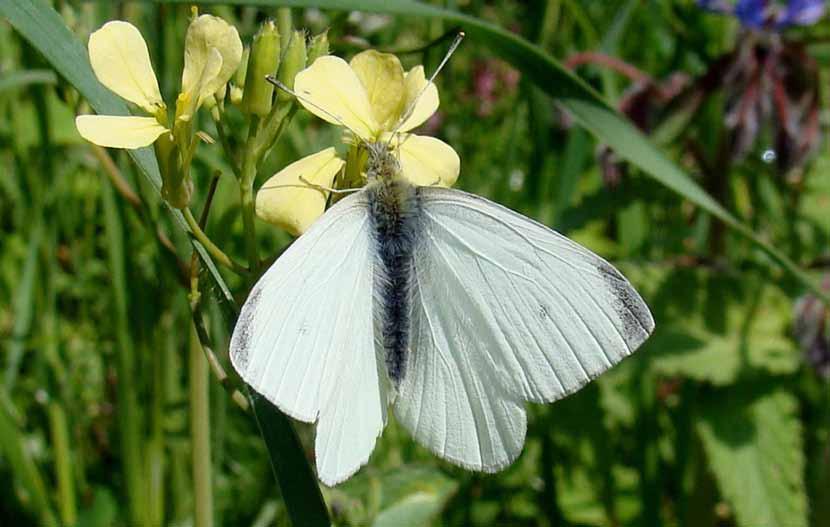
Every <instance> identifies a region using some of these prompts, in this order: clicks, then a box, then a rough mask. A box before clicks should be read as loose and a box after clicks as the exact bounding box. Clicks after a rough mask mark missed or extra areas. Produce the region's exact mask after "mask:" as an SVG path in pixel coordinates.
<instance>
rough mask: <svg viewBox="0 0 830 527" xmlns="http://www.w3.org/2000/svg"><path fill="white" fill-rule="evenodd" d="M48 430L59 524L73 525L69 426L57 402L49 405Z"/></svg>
mask: <svg viewBox="0 0 830 527" xmlns="http://www.w3.org/2000/svg"><path fill="white" fill-rule="evenodd" d="M48 413H49V429H50V432H51V436H52V447H53V449H54V453H55V479H56V480H57V482H58V507H59V512H60V518H61V523H62V524H63V525H75V523H76V522H77V521H78V509H77V504H76V501H75V479H74V473H73V471H72V452H71V450H70V448H69V426H68V425H67V422H66V411H65V410H64V409H63V406H61V404H60V403H58V402H51V403H49V412H48Z"/></svg>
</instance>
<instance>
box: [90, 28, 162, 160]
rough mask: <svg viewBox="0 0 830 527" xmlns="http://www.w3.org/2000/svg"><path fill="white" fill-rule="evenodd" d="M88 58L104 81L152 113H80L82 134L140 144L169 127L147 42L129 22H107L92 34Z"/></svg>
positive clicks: (104, 141)
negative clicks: (123, 114) (127, 114)
mask: <svg viewBox="0 0 830 527" xmlns="http://www.w3.org/2000/svg"><path fill="white" fill-rule="evenodd" d="M89 61H90V63H91V64H92V69H93V71H94V72H95V76H96V77H98V80H99V81H101V84H103V85H104V86H106V87H107V88H109V89H110V90H112V91H113V92H115V93H116V94H117V95H120V96H121V97H123V98H124V99H126V100H128V101H130V102H131V103H133V104H135V105H136V106H138V107H140V108H141V109H143V110H144V111H146V112H147V113H149V114H151V115H153V117H137V116H111V115H79V116H78V117H77V118H76V119H75V125H76V126H77V127H78V132H80V134H81V136H82V137H83V138H84V139H86V140H87V141H90V142H92V143H95V144H96V145H101V146H109V147H116V148H140V147H142V146H147V145H149V144H151V143H153V141H155V140H156V139H157V138H158V136H160V135H161V134H163V133H164V132H166V131H167V126H166V123H164V122H163V120H166V111H165V109H166V107H165V105H164V101H163V100H162V98H161V93H160V92H159V85H158V81H157V80H156V74H155V73H154V72H153V66H152V64H150V53H149V52H148V51H147V44H146V43H145V42H144V39H143V38H142V37H141V33H139V31H138V29H136V27H135V26H133V25H132V24H130V23H128V22H122V21H120V20H116V21H113V22H107V23H106V24H104V26H103V27H102V28H101V29H99V30H98V31H96V32H94V33H93V34H92V35H90V37H89Z"/></svg>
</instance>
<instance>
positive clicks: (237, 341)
mask: <svg viewBox="0 0 830 527" xmlns="http://www.w3.org/2000/svg"><path fill="white" fill-rule="evenodd" d="M261 295H262V288H261V287H258V286H254V288H253V290H252V291H251V294H250V295H249V296H248V300H246V301H245V305H244V306H242V311H241V312H240V313H239V318H238V319H237V320H236V327H235V328H234V330H233V337H232V338H231V345H230V358H231V363H232V364H233V366H234V368H236V370H237V372H239V374H240V375H242V374H243V372H244V371H245V370H246V369H247V367H248V361H249V358H250V351H251V336H252V333H253V331H252V329H253V323H254V315H255V314H256V307H257V304H259V299H260V297H261Z"/></svg>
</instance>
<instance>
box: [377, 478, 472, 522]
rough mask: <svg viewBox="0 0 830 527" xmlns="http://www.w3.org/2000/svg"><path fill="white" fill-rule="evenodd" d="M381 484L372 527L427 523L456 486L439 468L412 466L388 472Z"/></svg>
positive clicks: (438, 511)
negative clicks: (380, 492)
mask: <svg viewBox="0 0 830 527" xmlns="http://www.w3.org/2000/svg"><path fill="white" fill-rule="evenodd" d="M381 485H382V486H381V488H382V489H383V494H382V498H381V511H380V513H379V514H378V515H377V516H376V517H375V521H374V523H372V525H373V527H418V526H421V525H428V524H429V522H430V521H431V520H432V519H433V518H435V517H436V516H437V515H438V514H439V513H440V512H441V510H443V508H444V505H446V503H447V500H449V499H450V497H451V496H452V495H453V494H454V493H455V491H456V488H457V486H458V485H457V484H456V482H455V481H453V480H451V479H450V478H448V477H447V476H445V475H444V474H443V473H442V472H440V471H439V470H436V469H433V468H429V467H411V466H409V467H402V468H399V469H397V470H395V471H393V472H390V473H387V474H386V475H385V476H384V477H383V478H382V479H381Z"/></svg>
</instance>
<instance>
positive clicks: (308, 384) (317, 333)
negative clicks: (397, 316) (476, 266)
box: [230, 192, 387, 485]
mask: <svg viewBox="0 0 830 527" xmlns="http://www.w3.org/2000/svg"><path fill="white" fill-rule="evenodd" d="M369 228H370V227H369V219H368V212H367V202H366V196H365V193H362V192H359V193H357V194H353V195H351V196H349V197H347V198H345V199H343V200H341V201H340V202H338V203H337V204H336V205H335V206H334V207H332V208H331V209H329V210H328V211H327V212H326V213H325V214H324V215H323V217H322V218H320V219H319V220H317V222H315V223H314V224H313V225H312V226H311V228H310V229H309V230H308V231H307V232H306V233H305V234H303V235H302V236H301V237H300V238H298V239H297V240H296V241H295V242H294V243H293V244H292V245H291V246H290V247H289V248H288V249H286V251H285V252H284V253H283V254H282V255H281V256H280V257H279V258H278V259H277V261H276V262H275V263H274V264H273V265H272V266H271V268H270V269H268V271H266V272H265V274H264V275H263V276H262V278H261V279H260V280H259V282H257V284H256V285H255V286H254V287H253V289H252V290H251V294H250V295H249V297H248V300H247V301H246V302H245V305H244V306H243V307H242V311H241V313H240V315H239V319H238V321H237V324H236V328H235V329H234V333H233V337H232V339H231V345H230V357H231V362H232V363H233V366H234V368H235V369H236V371H237V372H239V375H240V376H241V377H242V378H243V379H244V380H245V382H246V383H248V384H249V385H250V386H251V387H252V388H253V389H254V390H256V391H257V392H258V393H260V394H262V395H263V396H265V397H266V398H267V399H268V400H269V401H271V402H272V403H273V404H275V405H276V406H277V407H278V408H279V409H280V410H282V411H283V412H285V413H287V414H288V415H290V416H292V417H294V418H295V419H299V420H301V421H306V422H314V421H317V434H316V439H315V447H314V450H315V454H316V459H317V473H318V476H319V478H320V480H321V481H323V483H326V484H327V485H334V484H337V483H339V482H340V481H343V480H344V479H346V478H348V477H349V476H350V475H351V474H353V473H354V472H355V471H356V470H357V469H359V468H360V467H361V466H362V465H363V464H365V463H366V461H367V460H368V459H369V455H370V454H371V453H372V450H373V449H374V446H375V441H376V439H377V437H378V435H380V433H381V430H382V429H383V426H384V424H385V421H386V405H387V401H386V388H385V386H384V384H383V383H384V382H385V372H384V371H383V359H382V358H380V360H378V357H377V355H376V352H375V344H374V325H373V318H372V303H373V292H372V291H373V283H372V277H373V275H372V272H373V257H372V255H371V250H372V249H371V238H370V231H369Z"/></svg>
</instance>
